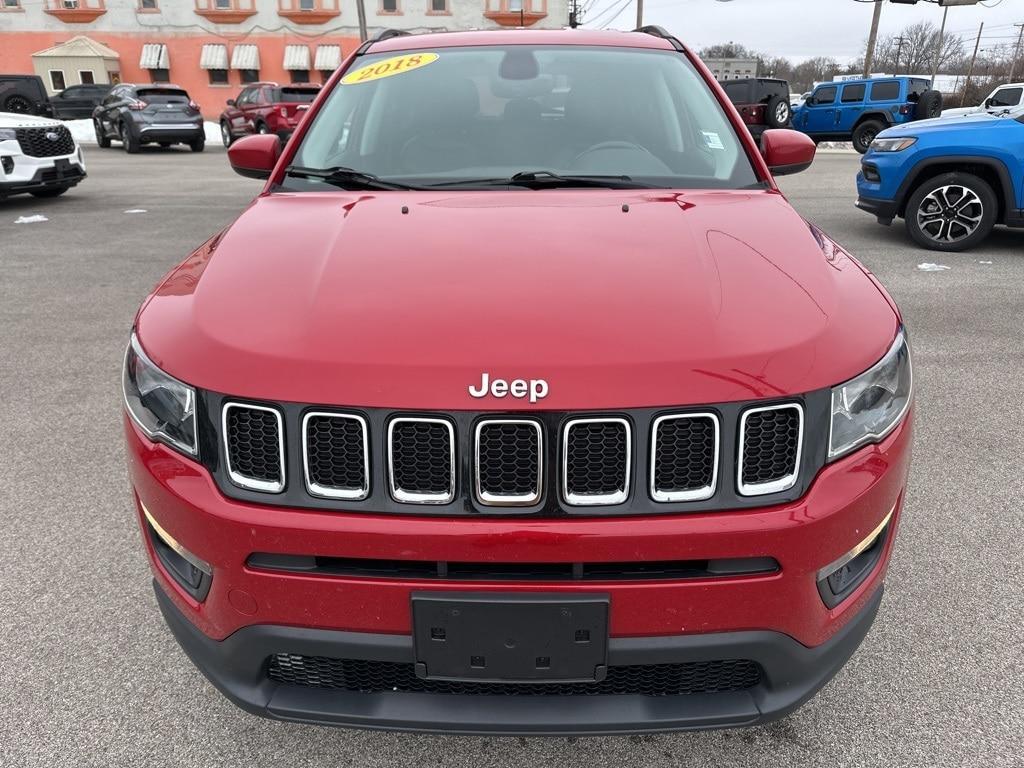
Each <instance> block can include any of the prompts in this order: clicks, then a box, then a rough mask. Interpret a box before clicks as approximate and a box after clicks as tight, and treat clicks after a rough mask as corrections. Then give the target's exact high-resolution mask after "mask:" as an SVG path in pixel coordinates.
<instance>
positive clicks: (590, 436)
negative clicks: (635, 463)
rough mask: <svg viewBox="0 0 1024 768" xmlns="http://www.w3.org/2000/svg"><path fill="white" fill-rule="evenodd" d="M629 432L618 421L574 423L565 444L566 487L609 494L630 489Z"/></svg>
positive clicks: (583, 492) (588, 493)
mask: <svg viewBox="0 0 1024 768" xmlns="http://www.w3.org/2000/svg"><path fill="white" fill-rule="evenodd" d="M628 445H629V443H628V435H627V430H626V426H625V425H624V424H622V423H621V422H617V421H598V422H589V423H578V424H573V425H571V426H570V427H569V431H568V437H567V439H566V446H565V466H566V477H565V480H566V483H565V485H566V489H567V490H568V491H569V493H571V494H576V495H580V496H607V495H610V494H614V493H618V492H621V491H624V490H625V489H626V473H627V466H626V464H627V461H628V457H627V453H628V450H629V449H628Z"/></svg>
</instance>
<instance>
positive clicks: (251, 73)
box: [238, 69, 260, 83]
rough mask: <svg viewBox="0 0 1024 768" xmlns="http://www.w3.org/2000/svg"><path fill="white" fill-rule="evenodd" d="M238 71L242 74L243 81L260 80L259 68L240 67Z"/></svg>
mask: <svg viewBox="0 0 1024 768" xmlns="http://www.w3.org/2000/svg"><path fill="white" fill-rule="evenodd" d="M238 73H239V74H240V75H241V76H242V82H243V83H258V82H259V81H260V71H259V70H258V69H240V70H238Z"/></svg>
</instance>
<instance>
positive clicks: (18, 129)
mask: <svg viewBox="0 0 1024 768" xmlns="http://www.w3.org/2000/svg"><path fill="white" fill-rule="evenodd" d="M84 178H85V160H84V159H83V157H82V149H81V148H80V147H79V146H78V142H76V141H75V139H74V137H73V136H72V135H71V131H69V130H68V128H67V126H66V125H64V124H63V123H61V122H60V121H59V120H51V119H49V118H45V117H33V116H32V115H21V114H14V113H13V112H0V199H2V198H5V197H8V196H9V195H18V194H22V193H26V192H27V193H29V194H32V195H35V196H36V197H56V196H57V195H61V194H64V193H65V192H67V191H68V190H69V189H71V187H73V186H75V185H76V184H77V183H78V182H80V181H81V180H82V179H84Z"/></svg>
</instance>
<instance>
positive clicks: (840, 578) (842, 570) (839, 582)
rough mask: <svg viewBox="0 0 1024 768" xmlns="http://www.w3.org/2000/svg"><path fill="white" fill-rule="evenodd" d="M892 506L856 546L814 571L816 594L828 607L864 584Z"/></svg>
mask: <svg viewBox="0 0 1024 768" xmlns="http://www.w3.org/2000/svg"><path fill="white" fill-rule="evenodd" d="M895 513H896V506H895V505H893V508H892V510H890V512H889V514H888V515H886V516H885V519H884V520H882V522H881V523H879V525H878V527H877V528H875V529H874V530H873V531H872V532H871V533H869V534H868V535H867V536H865V537H864V538H863V539H862V540H861V541H860V543H859V544H857V546H856V547H854V548H853V549H851V550H850V551H849V552H847V553H846V554H845V555H843V556H842V557H840V558H839V559H838V560H836V561H835V562H832V563H829V564H828V565H826V566H825V567H824V568H822V569H821V570H820V571H818V594H820V595H821V599H822V600H823V601H824V602H825V605H827V606H828V607H829V608H835V607H836V606H837V605H839V604H840V603H841V602H843V600H845V599H846V598H848V597H849V596H850V595H851V594H853V591H854V590H855V589H856V588H857V587H859V586H860V585H861V584H863V583H864V580H865V579H866V578H867V577H868V574H870V573H871V572H872V571H873V570H874V569H875V566H876V565H877V564H878V561H879V560H880V559H881V557H882V550H884V549H885V542H886V540H887V539H888V538H889V523H890V522H891V521H892V516H893V515H894V514H895Z"/></svg>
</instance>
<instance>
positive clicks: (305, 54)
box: [284, 45, 309, 70]
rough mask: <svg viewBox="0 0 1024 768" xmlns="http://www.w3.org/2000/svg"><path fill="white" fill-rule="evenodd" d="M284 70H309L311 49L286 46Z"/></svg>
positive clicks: (300, 46) (302, 46) (303, 46)
mask: <svg viewBox="0 0 1024 768" xmlns="http://www.w3.org/2000/svg"><path fill="white" fill-rule="evenodd" d="M284 68H285V69H290V70H295V69H309V48H308V47H307V46H305V45H286V46H285V47H284Z"/></svg>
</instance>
